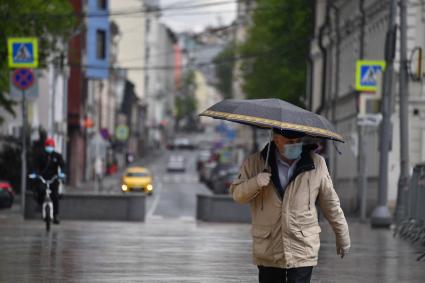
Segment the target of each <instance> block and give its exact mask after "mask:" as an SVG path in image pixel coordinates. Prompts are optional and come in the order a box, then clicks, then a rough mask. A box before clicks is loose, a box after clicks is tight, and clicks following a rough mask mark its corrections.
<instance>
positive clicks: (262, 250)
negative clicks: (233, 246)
mask: <svg viewBox="0 0 425 283" xmlns="http://www.w3.org/2000/svg"><path fill="white" fill-rule="evenodd" d="M251 233H252V238H253V253H254V256H255V257H256V258H261V259H271V258H272V252H271V251H270V247H271V244H272V243H271V242H272V240H271V227H268V226H259V225H253V226H252V228H251Z"/></svg>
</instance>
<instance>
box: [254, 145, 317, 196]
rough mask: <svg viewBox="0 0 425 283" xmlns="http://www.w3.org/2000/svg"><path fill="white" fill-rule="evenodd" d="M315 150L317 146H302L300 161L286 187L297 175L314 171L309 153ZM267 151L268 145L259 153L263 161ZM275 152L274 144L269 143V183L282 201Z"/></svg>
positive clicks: (281, 189)
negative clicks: (270, 182)
mask: <svg viewBox="0 0 425 283" xmlns="http://www.w3.org/2000/svg"><path fill="white" fill-rule="evenodd" d="M316 148H317V145H311V144H309V145H304V146H303V151H302V153H301V159H300V160H299V161H298V162H297V164H296V166H295V169H294V174H293V175H292V177H291V179H290V180H289V182H288V185H289V183H291V182H292V181H294V180H295V178H296V177H297V176H298V175H299V174H301V173H303V172H306V171H310V170H314V169H315V168H316V167H315V166H314V161H313V159H312V158H311V151H312V150H315V149H316ZM267 149H268V144H267V145H266V146H265V147H264V148H263V150H262V151H261V156H262V157H263V160H264V161H265V160H266V158H267ZM275 150H276V145H275V144H274V142H272V141H271V144H270V154H269V161H268V167H270V168H271V172H270V173H271V174H272V176H271V181H272V183H273V185H274V186H275V188H277V190H276V192H277V193H278V195H279V197H280V199H283V192H284V188H282V185H281V184H280V180H279V173H278V169H277V163H276V156H275V154H274V152H275ZM266 169H267V168H266Z"/></svg>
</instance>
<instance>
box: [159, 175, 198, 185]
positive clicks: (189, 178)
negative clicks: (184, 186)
mask: <svg viewBox="0 0 425 283" xmlns="http://www.w3.org/2000/svg"><path fill="white" fill-rule="evenodd" d="M161 180H162V181H163V182H164V183H189V184H195V183H199V177H198V176H193V175H188V174H187V175H165V176H161Z"/></svg>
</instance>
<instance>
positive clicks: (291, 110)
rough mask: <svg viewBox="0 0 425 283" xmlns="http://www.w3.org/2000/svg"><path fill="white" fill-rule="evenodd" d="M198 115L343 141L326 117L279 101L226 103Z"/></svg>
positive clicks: (259, 100) (237, 101) (252, 100)
mask: <svg viewBox="0 0 425 283" xmlns="http://www.w3.org/2000/svg"><path fill="white" fill-rule="evenodd" d="M199 115H200V116H207V117H212V118H216V119H222V120H227V121H232V122H237V123H241V124H246V125H251V126H257V127H259V128H265V129H267V128H269V129H270V128H277V129H282V130H292V131H297V132H302V133H305V134H306V135H308V136H311V137H319V138H325V139H331V140H335V141H339V142H344V138H343V137H342V136H341V135H340V134H338V133H337V132H336V131H335V129H334V127H333V126H332V124H331V123H330V122H329V121H328V120H327V119H326V118H325V117H322V116H320V115H318V114H315V113H313V112H310V111H307V110H305V109H302V108H300V107H298V106H295V105H293V104H291V103H289V102H286V101H283V100H280V99H274V98H272V99H240V100H238V99H226V100H223V101H221V102H219V103H216V104H214V105H213V106H211V107H210V108H208V109H207V110H205V111H204V112H202V113H201V114H199Z"/></svg>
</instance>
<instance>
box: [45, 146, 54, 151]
mask: <svg viewBox="0 0 425 283" xmlns="http://www.w3.org/2000/svg"><path fill="white" fill-rule="evenodd" d="M44 150H45V151H46V152H47V153H52V152H53V151H54V150H55V149H54V148H53V147H52V146H46V147H45V148H44Z"/></svg>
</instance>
